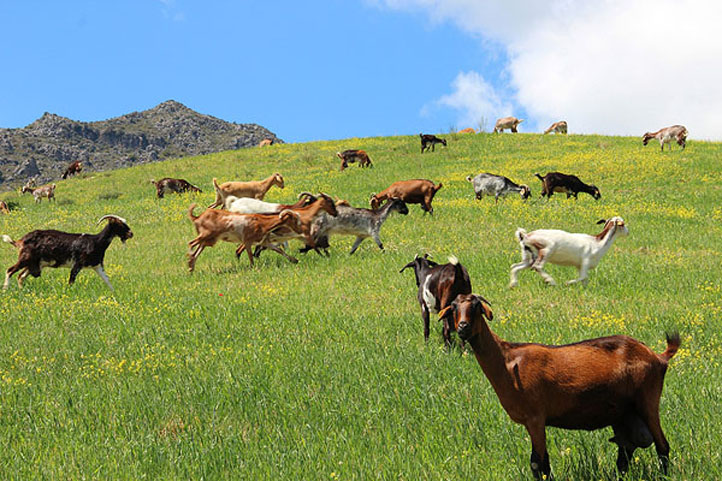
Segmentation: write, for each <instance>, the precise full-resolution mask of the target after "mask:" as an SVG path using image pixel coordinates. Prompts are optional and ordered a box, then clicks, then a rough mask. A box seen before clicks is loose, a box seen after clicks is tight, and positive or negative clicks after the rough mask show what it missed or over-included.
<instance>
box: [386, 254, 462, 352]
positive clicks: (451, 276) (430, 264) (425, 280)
mask: <svg viewBox="0 0 722 481" xmlns="http://www.w3.org/2000/svg"><path fill="white" fill-rule="evenodd" d="M406 268H412V269H413V270H414V276H416V287H418V289H419V290H418V293H417V299H418V300H419V305H420V306H421V319H422V320H423V321H424V340H426V341H428V340H429V313H430V312H433V313H437V312H440V311H443V310H444V309H445V308H446V307H448V306H449V305H450V304H451V302H452V301H453V300H454V299H456V296H457V295H459V294H470V293H471V280H470V279H469V273H468V272H467V271H466V268H465V267H464V266H462V265H461V264H459V260H458V259H457V258H456V257H454V256H450V257H449V263H448V264H441V265H440V264H437V263H436V262H434V261H431V260H429V258H428V255H427V254H424V256H423V257H419V256H418V255H417V256H415V257H414V260H413V261H411V262H409V263H408V264H406V265H405V266H404V267H402V268H401V270H400V271H399V272H404V270H405V269H406ZM442 319H443V322H444V326H443V331H442V335H443V336H444V342H445V343H446V345H447V346H449V345H451V332H452V331H453V330H454V325H453V323H452V322H450V321H451V319H450V318H447V317H442ZM462 345H463V341H462Z"/></svg>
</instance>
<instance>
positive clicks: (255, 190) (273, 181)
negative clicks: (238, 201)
mask: <svg viewBox="0 0 722 481" xmlns="http://www.w3.org/2000/svg"><path fill="white" fill-rule="evenodd" d="M274 185H277V186H278V187H279V188H281V189H283V187H284V183H283V176H282V175H281V174H279V173H278V172H276V173H274V174H273V175H270V176H269V177H266V178H265V179H263V180H252V181H249V182H224V183H222V184H221V185H218V181H217V180H216V179H215V177H214V178H213V187H214V188H215V190H216V200H215V201H214V202H213V203H212V204H211V205H209V206H208V208H209V209H212V208H214V207H218V206H221V205H224V204H225V203H226V197H228V196H229V195H232V196H234V197H251V198H253V199H258V200H263V198H264V197H265V196H266V192H268V191H269V189H270V188H271V187H273V186H274Z"/></svg>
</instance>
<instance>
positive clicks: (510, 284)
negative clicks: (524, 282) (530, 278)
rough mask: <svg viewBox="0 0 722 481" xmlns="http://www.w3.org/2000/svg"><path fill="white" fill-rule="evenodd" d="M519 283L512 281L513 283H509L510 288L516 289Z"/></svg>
mask: <svg viewBox="0 0 722 481" xmlns="http://www.w3.org/2000/svg"><path fill="white" fill-rule="evenodd" d="M518 285H519V283H518V282H511V283H509V289H514V288H515V287H516V286H518Z"/></svg>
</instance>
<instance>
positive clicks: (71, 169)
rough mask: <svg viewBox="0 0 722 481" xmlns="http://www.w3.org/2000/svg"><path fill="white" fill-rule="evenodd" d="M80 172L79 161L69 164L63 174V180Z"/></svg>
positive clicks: (80, 164) (81, 165)
mask: <svg viewBox="0 0 722 481" xmlns="http://www.w3.org/2000/svg"><path fill="white" fill-rule="evenodd" d="M81 170H83V164H82V163H81V162H80V161H79V160H76V161H75V162H73V163H72V164H70V165H69V166H68V168H67V169H65V172H64V173H63V179H67V178H68V177H70V176H71V175H75V174H78V173H80V171H81Z"/></svg>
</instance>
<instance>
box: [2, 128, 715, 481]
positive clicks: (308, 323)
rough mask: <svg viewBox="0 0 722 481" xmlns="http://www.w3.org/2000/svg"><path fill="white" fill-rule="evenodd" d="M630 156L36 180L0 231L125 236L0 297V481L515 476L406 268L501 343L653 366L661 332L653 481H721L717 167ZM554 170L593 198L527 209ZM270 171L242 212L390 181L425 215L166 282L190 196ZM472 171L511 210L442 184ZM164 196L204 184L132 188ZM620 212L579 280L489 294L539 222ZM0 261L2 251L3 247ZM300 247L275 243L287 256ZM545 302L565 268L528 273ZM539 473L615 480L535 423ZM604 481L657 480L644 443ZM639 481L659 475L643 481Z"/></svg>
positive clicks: (261, 157) (532, 153)
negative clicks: (576, 180) (618, 349)
mask: <svg viewBox="0 0 722 481" xmlns="http://www.w3.org/2000/svg"><path fill="white" fill-rule="evenodd" d="M345 148H363V149H366V150H367V151H368V152H369V154H370V156H371V158H372V160H373V161H374V165H375V167H374V168H373V169H363V170H362V169H359V168H358V167H357V166H356V165H352V166H351V167H350V168H349V169H347V170H346V171H345V172H339V171H338V166H339V162H338V159H336V158H335V156H334V153H335V152H336V151H337V150H342V149H345ZM721 152H722V146H721V145H720V144H715V143H704V142H694V141H692V142H690V144H689V146H688V148H687V149H686V150H685V151H679V150H675V151H673V152H671V153H670V152H665V153H660V152H659V150H658V149H657V148H655V147H654V146H650V147H648V148H647V149H644V148H643V147H642V146H641V142H640V141H639V139H636V138H619V137H601V136H569V137H562V136H558V137H553V136H545V137H542V136H540V135H525V134H518V135H497V136H494V135H489V134H480V135H457V136H451V137H450V142H449V146H448V148H446V149H444V148H441V147H439V148H437V149H436V152H435V153H433V154H424V155H421V154H419V145H418V138H416V137H393V138H373V139H348V140H345V141H336V142H314V143H309V144H296V145H293V144H285V145H274V146H271V147H266V148H264V149H248V150H242V151H233V152H226V153H220V154H214V155H208V156H203V157H195V158H184V159H180V160H173V161H167V162H160V163H155V164H151V165H142V166H138V167H134V168H130V169H125V170H119V171H115V172H106V173H96V174H84V175H83V176H81V177H79V178H74V179H71V180H68V181H64V182H59V183H58V187H57V191H56V195H57V199H58V202H57V203H55V204H47V203H46V202H45V201H44V202H43V203H42V204H41V205H35V204H34V203H33V202H32V198H31V197H29V196H26V197H20V196H19V195H17V194H4V195H2V196H0V197H1V198H2V199H3V200H6V201H13V202H17V203H18V204H19V207H18V208H17V209H16V210H14V211H13V212H12V213H11V215H8V216H0V234H9V235H11V236H12V237H13V238H16V239H17V238H19V237H21V236H22V235H23V234H25V233H26V232H28V231H29V230H32V229H37V228H58V229H62V230H67V231H75V232H96V231H97V230H98V229H99V228H98V227H95V221H96V220H97V219H98V218H99V217H101V216H102V215H103V214H107V213H114V214H118V215H121V216H123V217H125V218H127V219H128V222H129V224H130V226H131V227H132V229H133V231H134V233H135V237H134V238H133V239H131V240H130V241H129V242H128V243H127V244H126V245H122V244H121V243H120V242H118V241H116V242H115V243H113V245H112V246H111V247H110V249H109V250H108V252H107V256H106V270H107V272H108V275H109V277H110V279H111V281H112V282H113V284H114V286H115V288H116V291H115V293H110V292H109V291H108V290H107V289H106V287H105V285H104V284H103V282H102V281H101V280H100V279H99V278H98V277H97V276H96V275H95V274H94V273H93V272H92V271H83V272H82V273H81V274H80V276H79V277H78V281H77V282H76V284H75V285H74V286H70V287H69V286H67V278H68V274H69V271H68V270H67V269H57V270H50V269H48V270H45V271H44V272H43V275H42V277H40V278H39V279H34V278H28V280H27V281H26V283H25V287H24V289H23V290H22V291H20V290H19V289H18V288H17V285H16V283H15V282H13V283H12V284H11V287H10V289H9V290H8V291H6V292H0V319H2V323H1V324H0V340H1V342H0V443H1V445H2V450H1V451H0V477H1V478H2V479H28V478H43V479H140V478H147V479H358V480H366V479H404V480H419V479H428V480H438V479H493V480H511V479H514V480H516V479H531V472H530V469H529V467H528V460H529V454H530V449H531V448H530V443H529V439H528V436H527V434H526V432H525V430H524V428H523V427H522V426H520V425H516V424H514V423H512V421H511V420H510V419H509V418H508V416H507V415H506V413H505V412H504V411H503V409H502V408H501V405H500V404H499V402H498V400H497V398H496V395H495V394H494V392H493V390H492V389H491V386H490V385H489V382H488V381H487V379H486V378H485V377H484V375H483V373H482V372H481V369H480V368H479V366H478V364H477V363H476V361H475V359H474V356H473V355H470V354H469V353H464V354H461V353H460V352H459V351H458V350H454V351H453V352H451V353H447V352H446V351H445V350H444V348H443V343H442V341H441V336H440V325H439V323H438V322H435V321H434V324H433V332H432V337H431V339H430V341H429V343H428V344H426V343H424V340H423V335H422V324H421V317H420V313H419V307H418V304H417V301H416V286H415V284H414V279H413V274H411V273H409V272H404V273H403V274H399V273H398V270H399V269H400V268H401V267H402V266H403V265H404V264H406V263H407V262H408V261H409V260H410V259H412V258H413V256H414V255H415V254H420V253H424V252H430V253H432V254H433V255H434V257H435V258H436V259H437V260H441V261H445V259H446V257H447V256H448V255H451V254H453V255H456V256H457V257H458V258H459V259H460V261H461V262H462V263H463V264H464V265H465V266H466V267H467V268H468V270H469V273H470V275H471V279H472V284H473V286H474V291H475V292H477V293H479V294H482V295H484V296H485V297H487V298H488V299H489V300H490V301H491V302H492V304H493V309H494V313H495V320H494V321H493V322H492V323H491V327H492V329H494V330H495V331H496V332H497V333H498V334H499V335H500V336H501V337H503V338H505V339H508V340H510V341H532V342H542V343H569V342H575V341H578V340H581V339H586V338H591V337H597V336H603V335H610V334H627V335H630V336H633V337H635V338H637V339H639V340H641V341H643V342H645V343H647V344H648V345H649V346H650V347H652V348H653V349H655V350H656V351H658V352H661V351H662V350H663V349H664V346H665V342H664V334H663V333H664V331H665V330H671V329H678V330H679V331H680V332H681V334H682V340H683V346H682V349H681V350H680V352H679V354H678V355H677V356H676V357H675V358H674V359H673V360H672V362H671V365H670V369H669V370H668V372H667V376H666V385H665V390H664V394H663V396H662V404H661V413H662V414H661V417H662V425H663V428H664V429H665V432H666V435H667V438H668V440H669V442H670V445H671V449H672V452H671V470H670V478H672V479H686V480H700V479H710V480H712V479H721V478H722V467H721V466H722V458H721V456H720V450H719V446H720V445H722V432H721V431H720V426H722V416H721V415H720V411H719V406H720V401H722V389H721V388H720V374H721V373H722V369H721V367H720V357H722V334H720V324H721V323H720V314H721V313H722V301H720V289H721V286H722V283H721V282H720V267H721V264H722V263H721V262H720V259H722V257H721V255H722V242H721V241H720V239H722V228H721V226H720V225H721V221H722V208H721V207H720V204H719V200H720V198H721V197H720V194H721V192H720V184H721V183H722V172H721V171H720V168H719V165H720V158H721V155H720V153H721ZM548 170H560V171H562V172H569V173H575V174H577V175H579V176H580V177H581V178H582V179H583V180H586V181H588V182H592V183H595V184H596V185H597V186H599V188H600V190H601V192H602V199H601V200H600V201H598V202H595V201H594V200H593V199H592V198H591V197H589V196H587V195H585V194H580V197H579V200H578V201H576V202H575V201H573V200H569V201H567V200H566V199H564V196H561V195H555V196H554V197H553V198H552V199H551V200H550V201H548V202H547V201H539V200H538V195H539V182H538V180H536V179H535V178H534V176H533V174H534V173H535V172H540V173H544V172H546V171H548ZM274 171H279V172H281V173H283V175H284V177H285V179H286V188H285V189H284V190H278V189H277V188H273V189H272V190H271V191H270V192H269V194H268V196H267V198H266V200H269V201H284V202H289V203H290V202H292V201H293V200H294V199H295V195H296V194H297V193H298V192H300V191H303V190H310V191H319V190H323V191H325V192H328V193H330V194H332V195H337V196H339V197H342V198H345V199H348V200H349V201H350V202H351V203H352V205H361V206H363V205H366V204H367V202H368V197H369V195H370V194H371V193H372V192H378V191H380V190H382V189H383V188H385V187H386V186H387V185H388V184H390V183H391V182H392V181H395V180H400V179H407V178H416V177H423V178H429V179H433V180H435V181H436V182H439V181H441V182H443V183H444V187H443V188H442V189H441V190H440V191H439V193H438V194H437V196H436V199H435V201H434V207H435V214H434V216H433V217H431V216H428V215H426V216H424V215H423V214H422V212H421V210H420V208H419V207H418V206H411V208H410V213H409V215H407V216H400V215H394V216H392V217H391V218H389V220H388V221H387V223H386V225H385V226H384V228H383V230H382V234H381V237H382V240H383V241H384V244H385V246H386V251H385V252H383V253H382V252H380V251H379V250H378V249H377V247H376V246H375V245H374V244H373V242H372V241H370V240H367V241H365V242H364V244H362V246H361V248H360V249H359V250H358V252H357V253H356V254H355V255H354V256H351V257H350V256H349V255H348V251H349V250H350V247H351V244H352V240H353V239H351V238H338V237H336V238H332V239H331V242H332V246H333V247H332V255H331V257H330V258H329V259H326V258H322V257H319V256H317V255H315V254H313V253H311V254H308V255H306V256H304V257H301V261H300V263H299V264H297V265H291V264H289V263H288V262H287V261H285V260H284V259H283V258H281V257H280V256H278V255H276V254H273V253H264V255H263V256H262V257H261V259H260V261H259V262H258V263H257V265H256V267H255V268H253V269H251V268H249V267H248V260H247V259H246V258H245V257H244V258H241V260H240V262H239V261H237V260H236V259H235V257H234V255H233V251H234V249H235V246H233V245H230V244H227V243H222V244H219V245H217V246H216V247H215V248H212V249H206V250H205V251H204V253H203V254H202V255H201V256H200V258H199V260H198V264H197V266H196V272H195V273H194V274H193V275H189V274H188V272H187V268H186V249H187V242H188V241H189V240H190V239H192V238H193V237H194V236H195V233H194V230H193V228H192V226H191V224H190V222H189V221H188V219H187V217H186V210H187V208H188V205H189V204H190V203H191V202H198V203H199V204H201V205H208V204H210V203H211V201H212V199H213V194H212V187H211V179H212V177H217V178H218V179H219V180H221V181H225V180H232V179H238V180H240V179H260V178H263V177H266V176H267V175H269V174H270V173H272V172H274ZM483 171H489V172H495V173H500V174H503V175H506V176H508V177H510V178H512V179H514V180H516V181H520V182H525V183H528V184H529V185H530V186H531V188H532V192H533V195H534V197H533V200H531V201H529V202H526V203H524V202H522V201H521V200H520V199H518V198H512V197H510V198H507V199H506V200H504V201H503V202H500V203H499V204H498V205H494V202H493V200H492V199H489V198H486V199H484V200H483V201H481V202H479V201H476V200H474V198H473V194H472V190H471V186H470V184H469V183H468V182H466V180H465V177H466V176H467V175H469V174H472V173H473V174H476V173H478V172H483ZM165 176H171V177H182V178H185V179H187V180H189V181H190V182H191V183H193V184H195V185H199V186H201V187H202V188H204V189H207V190H206V191H205V192H204V193H203V194H199V195H191V194H189V195H181V196H176V195H168V196H166V198H165V199H161V200H158V199H156V198H155V195H154V194H155V190H154V188H153V186H152V185H151V184H150V183H149V180H150V179H151V178H155V179H158V178H161V177H165ZM612 215H621V216H622V217H624V219H625V220H626V222H627V224H628V226H629V230H630V235H629V237H627V238H622V239H619V240H617V242H616V243H615V245H614V246H613V247H612V249H611V250H610V251H609V252H608V253H607V254H606V256H605V258H604V259H603V260H602V262H601V263H600V265H599V267H598V268H597V269H595V270H593V271H592V272H591V275H590V281H589V284H588V285H587V286H586V287H583V286H579V285H577V286H570V287H565V286H559V287H554V288H551V287H547V286H545V285H543V283H542V280H541V278H540V277H539V276H538V275H537V274H535V273H532V272H530V271H525V272H523V273H522V274H521V275H520V284H519V288H517V289H515V290H509V289H508V288H507V284H508V282H509V266H510V265H511V264H512V263H514V262H518V259H519V248H518V244H517V243H516V241H515V239H514V236H513V232H514V230H515V229H516V228H517V227H519V226H521V227H525V228H527V229H534V228H545V227H557V228H562V229H566V230H570V231H575V232H596V231H597V230H598V226H596V225H595V224H594V223H595V222H596V221H597V220H598V219H600V218H604V217H609V216H612ZM3 245H4V247H2V248H0V265H2V266H3V268H6V267H8V266H10V265H12V264H13V263H14V262H15V260H16V258H17V254H16V252H15V251H14V249H12V248H10V247H9V246H8V245H6V244H3ZM297 247H298V246H297V245H296V246H293V248H292V249H293V251H295V250H296V248H297ZM548 271H549V272H550V274H551V275H553V276H554V277H555V279H556V280H557V281H558V282H560V283H562V282H563V281H566V280H568V279H571V278H573V277H574V276H575V274H576V271H575V270H574V269H571V268H563V267H557V266H549V268H548ZM547 435H548V440H549V450H550V457H551V463H552V469H553V471H554V473H555V474H556V476H557V479H562V480H565V479H569V480H591V479H594V480H597V479H615V476H616V475H615V471H614V461H615V459H616V449H615V445H613V444H611V443H609V442H607V439H608V438H609V437H611V430H609V429H607V430H603V431H596V432H592V433H588V432H573V431H564V430H558V429H548V432H547ZM635 454H636V459H635V460H634V462H633V463H632V466H631V470H630V473H629V475H628V476H627V478H626V479H628V480H637V479H650V478H655V477H657V476H658V475H659V474H658V473H659V469H658V467H657V463H656V455H655V453H654V449H653V448H650V449H645V450H639V451H637V452H636V453H635ZM660 477H661V476H660Z"/></svg>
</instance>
